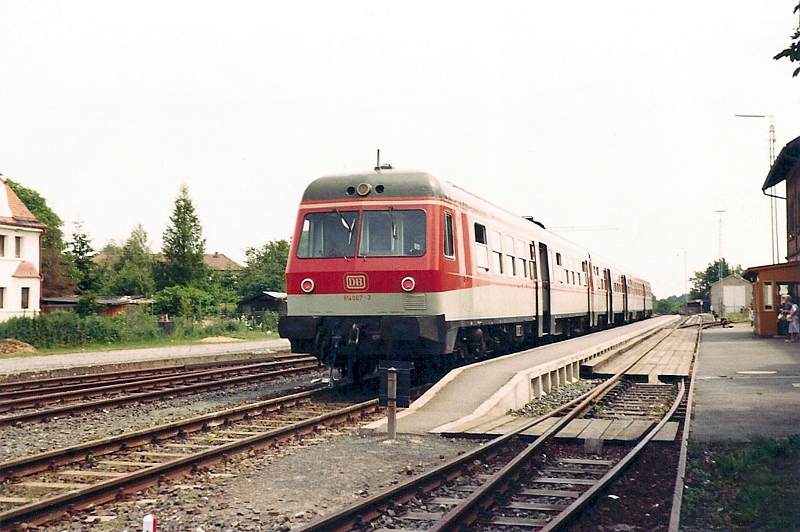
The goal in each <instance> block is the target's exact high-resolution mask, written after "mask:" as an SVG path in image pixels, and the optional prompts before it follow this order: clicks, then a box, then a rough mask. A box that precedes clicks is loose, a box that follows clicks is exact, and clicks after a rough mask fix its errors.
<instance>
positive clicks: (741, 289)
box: [709, 274, 753, 316]
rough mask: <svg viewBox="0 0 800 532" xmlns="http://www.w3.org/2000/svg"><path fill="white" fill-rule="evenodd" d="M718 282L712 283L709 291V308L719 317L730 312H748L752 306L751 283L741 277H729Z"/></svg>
mask: <svg viewBox="0 0 800 532" xmlns="http://www.w3.org/2000/svg"><path fill="white" fill-rule="evenodd" d="M719 287H720V282H719V281H717V282H715V283H712V284H711V285H710V287H709V289H710V294H711V295H710V299H711V307H712V308H713V309H714V310H715V311H716V312H717V313H718V314H720V315H723V316H724V315H725V314H728V313H730V312H740V313H741V312H746V311H749V310H750V308H751V306H752V304H753V283H751V282H750V281H748V280H747V279H745V278H743V277H742V276H741V275H735V274H734V275H729V276H727V277H725V278H724V279H722V291H721V292H720V289H719Z"/></svg>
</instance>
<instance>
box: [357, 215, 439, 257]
mask: <svg viewBox="0 0 800 532" xmlns="http://www.w3.org/2000/svg"><path fill="white" fill-rule="evenodd" d="M424 253H425V211H422V210H395V209H393V208H389V209H388V210H383V211H364V216H363V220H362V221H361V239H360V245H359V247H358V255H359V257H415V256H419V255H422V254H424Z"/></svg>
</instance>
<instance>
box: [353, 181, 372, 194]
mask: <svg viewBox="0 0 800 532" xmlns="http://www.w3.org/2000/svg"><path fill="white" fill-rule="evenodd" d="M371 190H372V185H370V184H369V183H359V185H358V187H356V193H357V194H358V195H359V196H366V195H367V194H369V192H370V191H371Z"/></svg>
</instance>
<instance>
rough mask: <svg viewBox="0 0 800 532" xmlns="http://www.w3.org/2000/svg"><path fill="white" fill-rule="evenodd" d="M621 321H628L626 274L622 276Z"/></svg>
mask: <svg viewBox="0 0 800 532" xmlns="http://www.w3.org/2000/svg"><path fill="white" fill-rule="evenodd" d="M622 321H623V322H627V321H628V276H627V275H623V276H622Z"/></svg>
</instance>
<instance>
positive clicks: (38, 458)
mask: <svg viewBox="0 0 800 532" xmlns="http://www.w3.org/2000/svg"><path fill="white" fill-rule="evenodd" d="M378 408H379V407H378V401H377V399H376V400H370V401H366V402H362V403H359V404H355V405H354V404H352V403H350V402H347V403H342V402H341V401H338V400H334V399H332V395H331V394H330V392H329V390H315V391H309V392H303V393H298V394H294V395H291V396H287V397H282V398H278V399H272V400H269V401H261V402H258V403H253V404H249V405H246V406H242V407H237V408H231V409H227V410H224V411H220V412H214V413H210V414H206V415H202V416H197V417H194V418H191V419H187V420H183V421H179V422H175V423H169V424H166V425H162V426H159V427H154V428H151V429H146V430H141V431H136V432H132V433H128V434H124V435H121V436H115V437H112V438H105V439H102V440H96V441H93V442H88V443H85V444H81V445H76V446H73V447H69V448H64V449H58V450H55V451H50V452H46V453H41V454H38V455H32V456H27V457H24V458H19V459H16V460H10V461H7V462H3V463H0V509H1V511H0V530H7V529H9V528H10V527H12V526H17V525H20V524H22V523H26V524H28V525H38V524H42V523H46V522H48V521H51V520H53V519H55V518H57V517H59V516H61V515H63V514H64V513H67V512H74V511H76V510H79V509H82V508H86V507H89V506H93V505H98V504H102V503H104V502H108V501H111V500H118V499H119V498H121V497H124V496H126V494H130V493H135V492H136V491H138V490H141V489H143V488H144V487H146V486H149V485H152V484H155V483H158V482H159V481H160V480H162V479H164V478H165V477H171V476H176V475H181V474H185V473H187V472H192V471H196V470H198V469H199V468H202V467H204V466H207V465H209V464H213V463H216V462H220V461H223V460H226V459H227V458H228V457H230V456H232V455H235V454H237V453H242V452H249V451H252V450H255V449H263V448H267V447H273V446H276V445H278V444H279V443H280V442H283V441H286V440H288V439H291V438H295V437H298V436H303V435H309V434H312V433H314V432H316V431H318V430H319V429H320V428H321V427H323V426H331V425H336V424H342V423H352V422H354V420H362V419H363V417H364V416H368V415H370V414H372V413H374V412H377V411H378Z"/></svg>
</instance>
